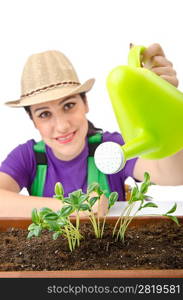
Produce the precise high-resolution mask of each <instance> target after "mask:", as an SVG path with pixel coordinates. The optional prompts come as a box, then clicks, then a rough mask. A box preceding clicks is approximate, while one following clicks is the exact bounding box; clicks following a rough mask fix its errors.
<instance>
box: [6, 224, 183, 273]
mask: <svg viewBox="0 0 183 300" xmlns="http://www.w3.org/2000/svg"><path fill="white" fill-rule="evenodd" d="M82 232H83V234H84V236H85V239H83V240H82V241H81V245H80V247H79V248H76V249H75V250H74V251H73V252H72V253H71V252H70V251H69V249H68V245H67V241H66V240H65V239H64V238H62V237H59V238H58V239H57V240H53V239H52V233H46V232H44V233H43V234H42V235H41V237H40V238H32V239H31V240H30V239H29V240H28V239H27V238H26V237H27V233H28V232H27V231H26V230H23V229H16V228H11V229H9V231H8V232H1V233H0V271H18V270H19V271H20V270H29V271H30V270H33V271H35V270H37V271H38V270H39V271H41V270H79V269H81V270H89V269H91V270H93V269H94V270H98V269H103V270H104V269H106V270H117V269H118V270H119V269H121V270H126V269H128V270H129V269H183V224H181V226H179V227H178V226H177V225H176V224H175V223H173V222H168V223H167V222H164V223H158V224H156V226H155V225H143V226H141V227H140V228H139V229H137V228H136V227H132V228H129V229H128V231H127V234H126V239H125V242H124V243H122V242H116V241H115V240H114V239H113V238H111V230H110V228H108V231H107V230H105V236H104V238H103V239H96V238H95V237H94V236H93V232H92V231H91V230H90V228H89V225H86V224H83V225H82Z"/></svg>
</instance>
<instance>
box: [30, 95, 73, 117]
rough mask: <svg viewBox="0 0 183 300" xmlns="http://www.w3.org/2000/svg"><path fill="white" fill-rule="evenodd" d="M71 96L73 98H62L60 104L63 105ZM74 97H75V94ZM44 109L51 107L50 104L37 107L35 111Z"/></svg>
mask: <svg viewBox="0 0 183 300" xmlns="http://www.w3.org/2000/svg"><path fill="white" fill-rule="evenodd" d="M70 98H71V96H69V97H67V98H65V99H64V100H61V101H60V102H59V104H58V105H61V104H62V103H64V102H66V101H67V100H69V99H70ZM73 98H74V96H73ZM43 109H49V106H43V107H39V108H36V109H35V110H34V113H35V112H37V111H39V110H43Z"/></svg>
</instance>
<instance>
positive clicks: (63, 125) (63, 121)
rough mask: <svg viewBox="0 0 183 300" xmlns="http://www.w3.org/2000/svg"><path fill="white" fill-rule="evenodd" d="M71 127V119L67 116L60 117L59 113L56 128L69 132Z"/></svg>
mask: <svg viewBox="0 0 183 300" xmlns="http://www.w3.org/2000/svg"><path fill="white" fill-rule="evenodd" d="M69 129H70V120H69V119H68V118H67V116H62V117H60V116H59V115H58V116H57V117H56V118H55V130H56V131H57V132H59V133H62V134H63V133H67V132H68V131H69Z"/></svg>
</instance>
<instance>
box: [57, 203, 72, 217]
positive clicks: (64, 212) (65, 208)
mask: <svg viewBox="0 0 183 300" xmlns="http://www.w3.org/2000/svg"><path fill="white" fill-rule="evenodd" d="M73 211H74V209H73V207H72V206H71V205H67V206H63V207H62V209H61V210H60V213H59V216H60V217H68V216H69V215H70V214H71V213H72V212H73Z"/></svg>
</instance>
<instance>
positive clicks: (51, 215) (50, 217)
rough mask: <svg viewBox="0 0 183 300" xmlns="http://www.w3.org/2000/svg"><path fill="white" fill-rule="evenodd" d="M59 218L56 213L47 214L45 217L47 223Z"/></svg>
mask: <svg viewBox="0 0 183 300" xmlns="http://www.w3.org/2000/svg"><path fill="white" fill-rule="evenodd" d="M58 218H59V216H58V215H57V214H56V213H54V212H51V213H49V214H47V215H45V217H44V219H45V220H46V221H47V220H48V221H49V220H50V221H55V220H57V219H58Z"/></svg>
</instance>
